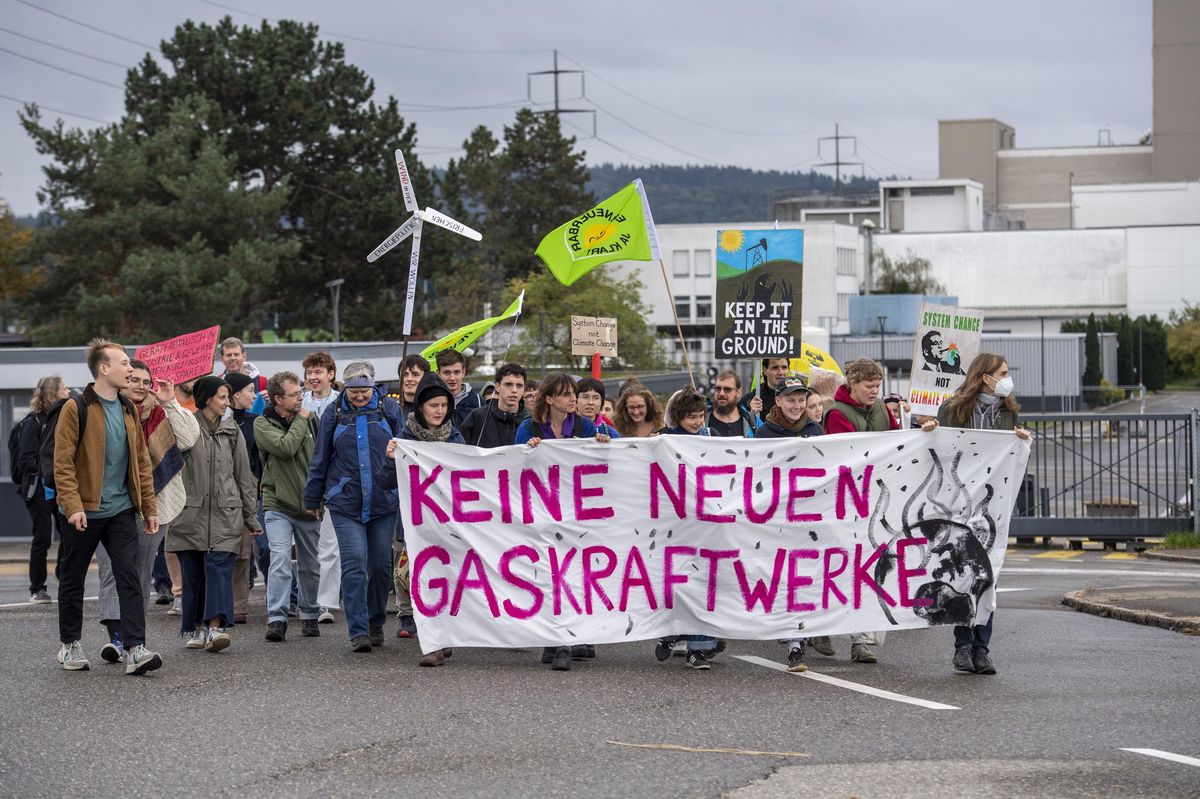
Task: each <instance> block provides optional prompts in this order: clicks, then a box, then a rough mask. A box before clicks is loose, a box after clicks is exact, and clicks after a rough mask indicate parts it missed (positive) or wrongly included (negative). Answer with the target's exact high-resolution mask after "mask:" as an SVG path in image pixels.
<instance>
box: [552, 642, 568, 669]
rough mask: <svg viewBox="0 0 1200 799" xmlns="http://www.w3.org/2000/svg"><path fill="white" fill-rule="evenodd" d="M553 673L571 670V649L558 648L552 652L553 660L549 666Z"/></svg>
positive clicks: (565, 647)
mask: <svg viewBox="0 0 1200 799" xmlns="http://www.w3.org/2000/svg"><path fill="white" fill-rule="evenodd" d="M550 668H551V669H552V670H553V671H570V670H571V647H569V646H560V647H559V648H558V649H556V650H555V651H554V660H553V662H551V664H550Z"/></svg>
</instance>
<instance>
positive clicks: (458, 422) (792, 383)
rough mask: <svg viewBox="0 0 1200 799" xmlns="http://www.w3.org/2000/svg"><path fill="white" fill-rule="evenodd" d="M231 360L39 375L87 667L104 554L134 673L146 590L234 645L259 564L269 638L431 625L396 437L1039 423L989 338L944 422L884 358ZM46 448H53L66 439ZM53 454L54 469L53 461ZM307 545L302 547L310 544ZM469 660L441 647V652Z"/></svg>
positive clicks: (38, 519) (38, 594) (574, 647)
mask: <svg viewBox="0 0 1200 799" xmlns="http://www.w3.org/2000/svg"><path fill="white" fill-rule="evenodd" d="M219 355H220V359H221V363H222V364H223V365H224V367H225V373H224V374H223V375H221V376H220V377H217V376H215V375H208V376H204V377H200V378H197V379H195V380H189V381H186V382H184V383H180V384H177V385H176V384H173V383H172V382H171V381H169V380H166V379H164V378H162V377H156V376H155V375H154V374H152V372H151V370H150V368H149V367H148V366H147V365H146V364H145V363H142V362H140V361H136V360H131V359H130V357H129V356H128V354H127V353H126V352H125V349H124V348H123V347H121V346H120V345H119V344H116V343H113V342H110V341H105V340H102V339H97V340H94V341H93V342H91V343H90V344H89V345H88V347H87V350H86V360H87V365H88V368H89V370H90V371H91V374H92V376H93V378H94V380H93V382H92V383H89V384H88V385H87V387H86V388H85V389H84V390H83V392H82V393H81V394H80V395H77V396H75V395H71V394H70V392H69V390H68V389H67V387H66V386H65V385H64V384H63V381H62V380H61V379H59V378H57V377H46V378H43V379H42V380H40V381H39V382H38V385H37V389H36V390H35V392H34V395H33V398H32V400H31V403H30V413H29V415H28V416H27V417H26V419H24V420H22V422H21V423H20V424H19V426H18V432H19V435H18V436H17V439H18V443H19V458H18V460H17V462H16V466H17V470H16V471H17V472H18V473H19V474H20V475H21V478H22V479H21V482H20V486H19V490H20V491H21V494H22V498H23V499H24V501H25V504H26V507H27V508H28V510H29V515H30V518H31V520H32V524H33V542H32V546H31V550H30V562H29V583H30V602H31V603H34V604H48V603H50V602H51V598H50V594H49V593H48V590H47V587H48V586H47V551H48V549H49V546H50V542H51V529H52V527H54V526H56V527H57V528H58V531H59V537H60V548H59V552H58V557H57V559H56V562H55V572H54V575H55V577H56V579H57V580H58V601H59V637H60V641H61V648H60V650H59V653H58V661H59V663H60V664H61V665H62V667H63V668H64V669H68V670H84V669H88V668H90V662H89V660H88V658H87V656H86V654H85V653H84V651H83V646H82V643H81V633H82V624H83V585H84V579H85V577H86V575H87V571H88V568H89V566H90V564H91V561H92V558H93V556H95V557H96V559H97V560H98V563H99V576H100V603H99V621H100V623H101V624H102V625H104V627H105V631H106V634H107V642H106V643H105V645H104V646H103V648H102V649H101V651H100V657H101V659H102V660H104V661H106V662H110V663H118V662H123V663H124V664H125V670H126V672H127V673H129V674H144V673H146V672H148V671H152V670H154V669H157V668H160V667H161V665H162V656H161V655H160V654H159V653H157V652H154V651H152V650H150V649H149V648H147V646H146V641H145V627H146V625H145V618H146V613H147V609H148V605H149V601H150V599H151V598H152V597H153V596H154V594H155V593H157V597H156V598H155V601H156V603H158V604H162V605H169V606H170V607H169V609H168V610H167V613H168V614H169V615H174V616H179V617H180V635H181V638H182V640H183V644H182V646H183V648H185V649H199V650H206V651H208V652H219V651H221V650H223V649H225V648H227V647H229V646H230V645H231V644H232V643H233V631H234V629H235V626H236V625H238V624H245V623H246V622H247V621H248V620H249V619H248V616H249V613H248V604H247V603H248V596H249V591H250V588H251V586H252V584H253V581H254V572H255V571H257V572H258V573H259V574H261V576H262V579H263V580H264V581H265V583H266V614H265V617H264V619H263V621H264V622H265V624H266V630H265V640H267V641H269V642H273V643H279V642H283V641H285V640H286V639H287V635H288V624H289V618H297V619H298V620H299V623H300V632H301V636H302V637H318V636H320V634H321V632H320V627H319V625H320V624H322V623H333V622H335V621H336V616H335V614H334V611H336V610H341V611H342V612H343V614H344V617H345V624H346V630H347V634H348V637H349V640H350V648H351V650H352V651H353V652H355V653H368V652H370V651H372V649H374V648H378V647H380V646H383V645H384V640H385V623H386V620H387V616H388V603H389V595H390V594H392V593H393V592H394V594H395V606H396V616H397V628H396V636H397V637H398V638H412V637H415V636H416V635H418V632H419V631H418V627H417V624H416V619H415V617H414V615H413V610H412V601H411V596H410V591H409V584H408V557H407V552H406V550H405V546H404V531H403V529H402V525H401V524H400V521H399V514H398V501H397V484H396V471H395V465H394V457H395V448H396V444H395V441H396V440H397V439H407V440H413V441H421V442H427V443H433V444H437V445H439V446H445V445H463V444H466V445H471V446H476V447H484V448H493V447H501V446H508V445H514V444H515V445H524V446H528V447H536V446H538V445H539V444H540V443H541V442H542V441H545V440H547V439H572V440H594V441H597V442H600V443H605V442H608V441H611V440H612V439H616V438H629V437H635V438H647V437H651V436H657V435H692V436H697V435H704V436H719V437H742V438H792V437H795V438H811V437H814V436H823V435H835V434H843V433H854V432H886V431H889V430H900V429H909V428H910V427H911V428H921V429H924V430H932V429H934V428H935V427H937V426H938V425H939V424H940V425H945V426H951V427H965V428H976V429H993V430H1011V431H1014V432H1015V434H1016V435H1017V436H1019V437H1021V438H1028V437H1029V433H1028V432H1027V431H1025V430H1024V429H1022V428H1021V426H1020V419H1019V416H1018V411H1019V409H1020V406H1019V405H1018V404H1017V402H1016V400H1015V398H1014V397H1013V380H1012V377H1011V376H1010V375H1009V371H1008V365H1007V364H1006V363H1005V361H1004V359H1003V358H1002V357H1001V356H998V355H992V354H989V353H981V354H980V355H979V356H978V357H977V358H976V359H975V360H974V362H973V363H972V364H971V365H970V368H969V370H968V372H967V375H966V379H965V382H964V383H963V385H962V387H961V388H960V389H959V390H958V392H957V393H956V394H955V395H954V396H953V397H952V398H951V399H950V400H949V401H947V402H946V403H945V404H944V405H943V406H942V408H941V412H940V413H939V415H938V417H937V418H931V417H920V416H913V417H910V414H909V412H908V409H907V404H906V403H905V402H904V401H903V399H902V398H901V397H899V396H898V395H888V396H885V397H881V396H880V388H881V385H882V381H883V371H882V369H881V367H880V366H879V364H877V363H876V362H874V361H872V360H870V359H860V360H857V361H854V362H852V363H850V364H847V365H846V369H845V376H844V378H843V377H842V376H841V375H839V374H837V373H835V372H828V371H824V370H819V369H815V368H814V369H812V370H811V371H810V372H809V373H808V374H806V375H798V374H795V373H792V372H791V371H790V369H789V361H788V359H786V358H768V359H764V360H763V361H762V362H761V372H760V373H759V374H758V375H756V379H755V384H754V385H753V386H751V387H749V388H748V389H745V390H744V387H743V385H742V380H741V378H740V376H739V375H738V373H737V372H735V371H733V370H726V371H723V372H721V373H719V374H717V375H716V377H715V379H714V381H713V383H712V386H711V398H707V397H705V396H704V395H702V394H700V393H698V392H697V391H696V390H695V389H694V388H693V387H691V386H688V387H685V388H682V389H680V390H679V391H677V392H675V393H674V395H672V396H671V397H670V399H669V400H668V401H667V402H666V403H665V404H664V403H663V402H661V401H660V400H659V398H658V397H657V396H655V394H654V393H652V392H651V391H649V390H648V389H647V388H646V387H645V386H643V385H642V384H641V383H640V382H638V381H637V380H636V379H629V380H626V381H624V383H623V384H622V386H621V388H620V390H619V391H618V392H617V396H616V397H609V396H608V395H607V391H606V389H605V385H604V383H603V382H602V381H600V380H596V379H593V378H591V377H587V378H582V379H574V378H572V377H571V376H569V375H567V374H564V373H561V372H560V373H552V374H547V375H545V376H543V378H542V379H541V381H537V382H535V381H531V380H530V379H529V376H528V374H527V372H526V370H525V369H524V368H523V367H522V366H520V365H519V364H516V363H505V364H503V365H501V366H500V367H499V368H498V369H497V370H496V372H495V375H494V378H493V381H492V382H490V383H489V384H488V385H487V386H486V387H485V388H484V389H483V390H482V391H476V390H475V388H474V387H473V386H472V385H471V384H470V383H468V382H467V381H466V377H467V372H468V369H467V366H468V364H467V361H466V359H465V358H464V356H463V355H462V354H461V353H459V352H457V351H454V350H447V351H443V352H441V353H438V354H437V356H436V357H435V358H434V359H433V362H432V364H431V363H430V362H429V361H426V359H425V358H423V357H421V356H416V355H412V356H408V357H406V358H404V359H403V360H402V362H401V363H400V366H399V369H398V371H397V375H396V377H397V384H396V385H397V389H396V391H395V392H394V393H391V394H389V393H385V390H384V386H383V384H382V382H381V381H380V380H379V379H378V378H377V376H376V374H375V369H374V366H373V365H372V364H371V363H370V362H367V361H357V362H353V363H350V364H347V365H346V366H345V368H344V369H343V371H342V375H341V381H340V383H339V382H338V374H337V365H336V363H335V362H334V360H333V358H332V357H331V356H330V355H329V354H327V353H325V352H316V353H312V354H311V355H309V356H308V357H306V358H305V359H304V361H303V362H302V364H301V370H302V373H301V374H299V375H298V374H296V373H293V372H290V371H281V372H277V373H276V374H274V375H272V376H271V377H269V378H268V377H266V376H263V375H260V374H259V373H258V370H257V369H255V368H254V366H253V364H250V363H249V362H248V361H247V360H246V355H245V348H244V346H243V344H242V342H241V341H239V340H238V339H236V338H229V339H226V340H225V341H223V342H222V343H221V346H220V352H219ZM48 453H49V455H48ZM47 463H49V465H47ZM293 553H294V554H293ZM991 632H992V619H991V618H990V617H989V618H988V619H987V621H986V622H984V623H982V624H978V625H974V626H964V627H956V628H955V630H954V639H955V651H954V655H953V659H952V665H953V668H954V669H956V670H960V671H969V672H974V673H978V674H995V673H996V668H995V664H994V663H993V662H992V660H991V658H990V655H989V646H990V640H991ZM783 643H784V644H785V645H786V646H787V650H788V668H789V669H790V670H791V671H804V670H805V669H807V663H806V652H807V650H808V649H812V650H813V651H816V652H818V653H820V654H822V655H825V656H834V655H835V654H836V649H835V647H834V644H833V641H832V640H831V639H829V638H827V637H814V638H810V639H804V638H793V639H790V640H787V641H784V642H783ZM882 644H883V633H882V632H876V633H855V634H853V635H851V636H850V659H851V661H852V662H855V663H864V664H869V663H876V662H878V660H879V652H878V649H879V647H880V646H881V645H882ZM724 646H725V642H724V641H722V640H718V639H716V638H714V637H711V636H705V635H680V636H677V637H675V638H665V639H662V640H660V641H659V642H658V643H657V645H656V646H655V649H654V653H655V656H656V657H657V658H658V659H659V660H663V661H665V660H667V659H669V658H670V657H671V655H672V654H678V655H680V656H683V657H684V658H685V661H684V662H685V663H686V665H687V666H688V667H690V668H692V669H695V670H708V669H710V668H711V660H712V658H713V657H714V656H716V655H717V654H718V653H719V652H721V651H722V650H723V649H724ZM452 655H453V652H452V651H451V650H450V649H441V650H437V651H434V652H430V653H427V654H425V655H423V656H422V657H421V658H420V660H419V664H420V665H421V666H427V667H436V666H441V665H442V664H444V663H445V662H446V660H447V659H448V658H450V657H451V656H452ZM594 657H596V648H595V646H593V645H591V644H585V643H568V642H563V643H562V644H561V645H558V646H551V647H546V648H545V649H544V650H543V652H542V657H541V660H542V662H543V663H545V664H548V665H550V667H551V668H552V669H554V670H556V671H566V670H569V669H570V668H571V664H572V662H573V661H579V660H588V659H591V658H594Z"/></svg>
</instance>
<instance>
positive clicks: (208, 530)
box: [167, 375, 262, 652]
mask: <svg viewBox="0 0 1200 799" xmlns="http://www.w3.org/2000/svg"><path fill="white" fill-rule="evenodd" d="M192 392H193V394H194V396H195V398H196V407H197V408H199V409H200V410H198V411H197V412H196V422H197V423H198V424H199V427H200V435H199V437H198V438H197V439H196V443H195V445H194V446H193V447H192V448H191V449H190V450H188V451H187V453H185V456H184V467H183V482H184V486H185V487H186V488H187V504H186V505H185V507H184V509H183V512H182V513H180V514H179V516H178V518H177V519H176V521H175V523H174V524H173V525H172V526H171V536H170V538H169V539H168V541H167V549H168V550H170V551H172V552H175V553H176V555H178V557H179V566H180V569H181V570H182V572H183V616H182V619H181V625H180V632H181V634H182V635H184V636H186V637H187V643H186V644H185V645H184V646H185V648H186V649H204V650H205V651H208V652H220V651H221V650H223V649H225V648H226V647H228V646H229V645H230V644H231V643H232V642H233V639H232V638H231V636H230V634H229V630H230V629H232V627H233V625H234V620H233V573H234V568H235V563H236V561H237V553H238V552H239V550H241V549H242V546H243V540H244V539H245V537H246V536H249V535H262V527H261V526H259V523H258V485H257V483H256V482H255V480H254V475H253V473H251V471H250V455H249V453H248V452H247V450H246V442H245V441H244V440H243V438H242V432H241V430H239V429H238V426H237V423H236V422H234V421H233V417H232V416H229V415H227V414H226V413H225V412H226V410H228V408H229V394H230V391H229V384H228V383H226V382H225V381H224V380H222V379H221V378H219V377H213V376H212V375H209V376H207V377H202V378H200V379H199V380H197V381H196V385H195V386H194V387H193V389H192Z"/></svg>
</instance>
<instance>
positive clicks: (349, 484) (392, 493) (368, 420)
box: [304, 361, 403, 652]
mask: <svg viewBox="0 0 1200 799" xmlns="http://www.w3.org/2000/svg"><path fill="white" fill-rule="evenodd" d="M342 377H343V380H344V381H345V383H344V386H343V390H342V393H341V394H340V395H339V396H338V398H337V401H336V402H334V403H333V404H332V405H330V406H329V407H328V408H326V409H325V412H324V413H322V414H321V427H320V430H319V433H318V435H317V447H316V451H315V452H314V453H313V459H312V464H311V465H310V466H309V470H308V482H307V483H306V484H305V487H304V509H305V512H307V513H308V514H309V515H310V516H312V517H313V518H314V519H319V518H321V510H320V509H321V506H322V504H324V507H325V509H326V510H328V511H329V514H330V516H331V517H332V519H333V528H334V531H335V532H336V533H337V539H338V552H339V555H340V558H341V563H342V605H343V607H344V609H345V612H346V627H347V629H348V632H349V634H350V648H351V649H352V650H353V651H354V652H370V651H371V648H372V647H378V646H383V640H384V635H383V625H384V621H385V620H386V619H387V602H388V592H389V586H390V584H391V578H392V537H393V535H394V533H395V529H396V518H397V515H398V500H397V498H396V478H395V467H394V464H393V463H392V462H391V461H390V460H388V459H387V444H388V441H390V440H391V439H392V438H393V437H395V436H396V434H397V433H398V432H399V431H400V429H401V425H402V424H403V413H402V412H401V410H400V406H399V405H398V404H397V403H396V401H395V400H394V399H391V398H390V397H387V396H384V393H383V391H382V390H381V389H380V388H379V387H377V386H376V384H375V367H374V365H372V364H371V362H370V361H356V362H354V363H351V364H349V365H348V366H347V367H346V369H345V371H344V372H343V373H342ZM389 471H391V472H392V475H391V478H390V480H389V478H388V474H387V473H388V472H389ZM389 483H390V485H389Z"/></svg>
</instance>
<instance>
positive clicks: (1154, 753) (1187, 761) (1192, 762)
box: [1121, 746, 1200, 767]
mask: <svg viewBox="0 0 1200 799" xmlns="http://www.w3.org/2000/svg"><path fill="white" fill-rule="evenodd" d="M1121 751H1122V752H1134V753H1135V754H1139V755H1146V756H1148V757H1158V758H1162V759H1163V760H1170V761H1171V762H1172V763H1182V764H1184V765H1185V766H1197V767H1200V757H1188V756H1187V755H1177V754H1175V753H1174V752H1164V751H1163V750H1161V749H1127V748H1126V747H1124V746H1122V747H1121Z"/></svg>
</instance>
